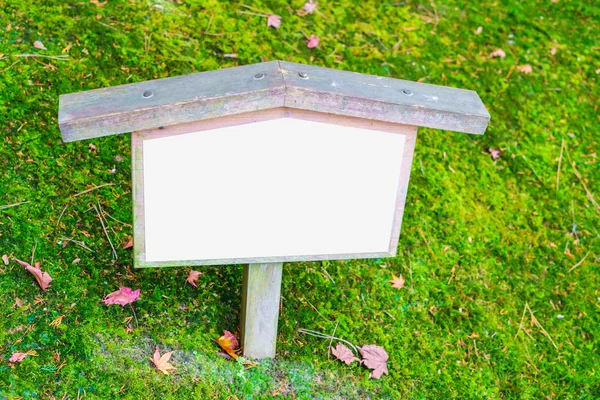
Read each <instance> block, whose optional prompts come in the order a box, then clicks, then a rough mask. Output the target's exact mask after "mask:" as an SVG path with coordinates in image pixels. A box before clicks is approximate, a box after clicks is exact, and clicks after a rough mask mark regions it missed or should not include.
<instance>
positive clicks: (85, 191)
mask: <svg viewBox="0 0 600 400" xmlns="http://www.w3.org/2000/svg"><path fill="white" fill-rule="evenodd" d="M113 185H114V183H105V184H103V185H98V186H94V187H93V188H91V189H87V190H84V191H83V192H79V193H77V194H74V195H73V196H71V197H77V196H81V195H82V194H86V193H89V192H91V191H92V190H96V189H100V188H103V187H105V186H113Z"/></svg>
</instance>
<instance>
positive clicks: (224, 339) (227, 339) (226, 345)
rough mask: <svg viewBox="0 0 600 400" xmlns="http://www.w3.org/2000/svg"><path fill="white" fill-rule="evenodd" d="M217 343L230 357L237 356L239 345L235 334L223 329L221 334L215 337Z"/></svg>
mask: <svg viewBox="0 0 600 400" xmlns="http://www.w3.org/2000/svg"><path fill="white" fill-rule="evenodd" d="M217 343H218V344H219V346H221V348H222V349H223V350H225V351H226V352H227V354H229V355H230V356H231V357H233V358H238V357H239V354H238V353H239V349H238V347H239V346H240V345H239V343H238V340H237V338H236V337H235V335H234V334H233V333H231V332H229V331H223V336H221V337H220V338H218V339H217Z"/></svg>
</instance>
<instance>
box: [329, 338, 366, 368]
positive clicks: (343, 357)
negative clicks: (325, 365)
mask: <svg viewBox="0 0 600 400" xmlns="http://www.w3.org/2000/svg"><path fill="white" fill-rule="evenodd" d="M331 353H332V354H333V355H334V356H335V358H337V359H338V360H340V361H341V362H345V363H346V365H350V364H351V363H352V361H358V362H359V363H360V360H359V359H358V358H356V357H354V353H353V352H352V350H350V349H349V348H347V347H346V346H344V345H343V344H342V343H341V342H338V344H337V346H335V349H334V348H333V347H332V348H331Z"/></svg>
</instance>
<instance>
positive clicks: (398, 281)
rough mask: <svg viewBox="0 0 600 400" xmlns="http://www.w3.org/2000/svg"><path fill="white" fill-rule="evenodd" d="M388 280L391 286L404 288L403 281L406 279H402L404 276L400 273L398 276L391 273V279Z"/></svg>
mask: <svg viewBox="0 0 600 400" xmlns="http://www.w3.org/2000/svg"><path fill="white" fill-rule="evenodd" d="M388 282H390V283H391V284H392V287H393V288H396V289H402V288H404V282H406V281H405V280H404V277H403V276H402V274H400V276H396V275H394V274H392V279H391V280H390V281H388Z"/></svg>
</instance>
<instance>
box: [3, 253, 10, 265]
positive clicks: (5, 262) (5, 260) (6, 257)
mask: <svg viewBox="0 0 600 400" xmlns="http://www.w3.org/2000/svg"><path fill="white" fill-rule="evenodd" d="M2 261H4V265H8V263H9V259H8V256H7V255H6V254H4V255H3V256H2Z"/></svg>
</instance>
